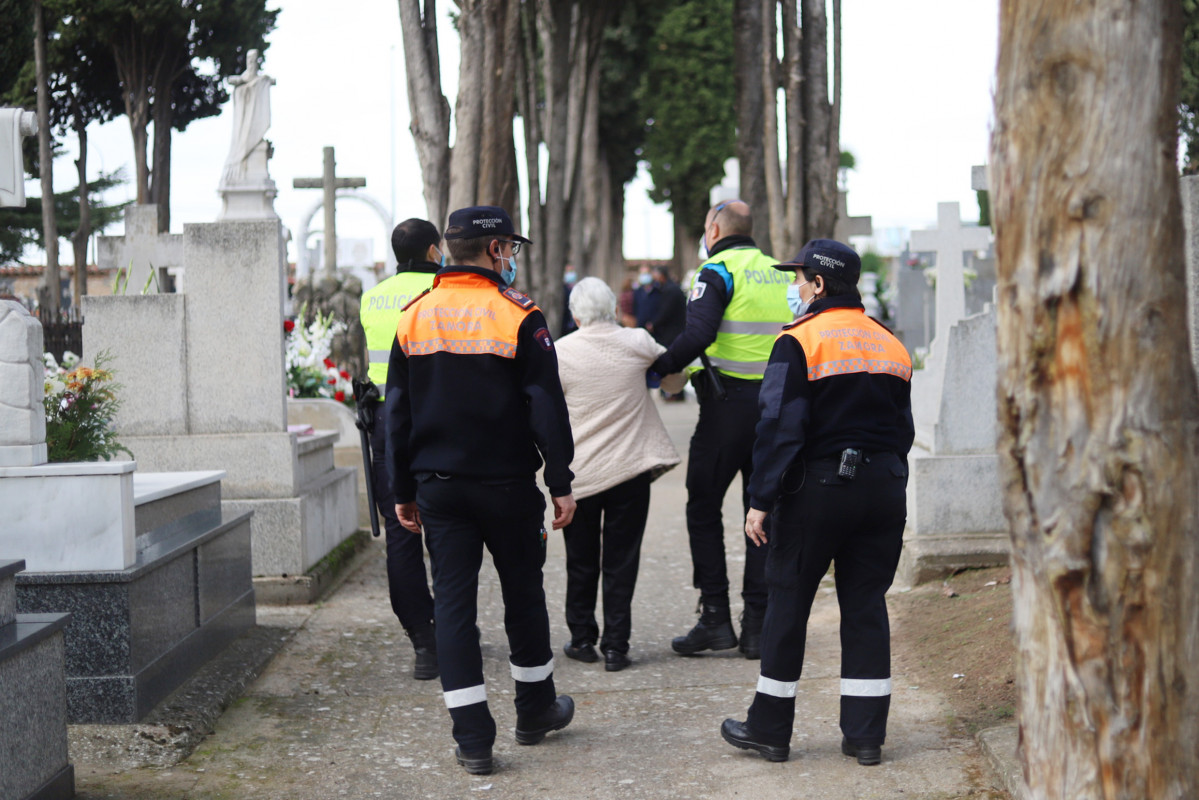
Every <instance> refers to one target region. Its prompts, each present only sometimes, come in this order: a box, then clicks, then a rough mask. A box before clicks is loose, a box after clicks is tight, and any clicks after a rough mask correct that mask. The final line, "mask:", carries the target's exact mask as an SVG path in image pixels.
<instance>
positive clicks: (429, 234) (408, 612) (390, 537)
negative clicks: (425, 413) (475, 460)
mask: <svg viewBox="0 0 1199 800" xmlns="http://www.w3.org/2000/svg"><path fill="white" fill-rule="evenodd" d="M440 244H441V235H440V234H439V233H438V232H437V228H435V227H434V226H433V223H431V222H428V221H426V220H423V219H407V220H404V221H403V222H401V223H400V224H399V225H397V226H396V227H395V230H394V231H392V234H391V248H392V250H393V251H394V252H395V257H396V274H395V275H393V276H391V277H390V278H388V279H387V280H385V281H383V282H381V283H379V284H378V285H377V286H375V288H373V289H371V290H370V291H368V292H365V293H363V295H362V308H361V311H360V312H359V318H360V319H361V320H362V328H363V330H365V331H366V348H367V355H368V356H369V363H370V367H369V372H368V375H369V377H370V379H371V382H372V383H374V384H375V386H376V387H378V389H379V392H380V395H382V394H383V393H384V391H385V388H384V387H385V386H386V385H387V359H388V358H389V357H390V356H391V343H392V342H394V341H395V338H396V326H397V325H398V324H399V321H400V312H402V311H403V310H404V306H406V305H408V304H409V303H411V302H412V301H413V300H414V299H415V298H417V297H419V296H420V294H421V293H422V292H424V291H425V290H426V289H428V288H429V287H430V286H432V285H433V275H434V273H436V272H437V270H438V268H439V267H440V265H441V264H442V263H444V261H445V257H444V256H443V255H442V252H441V250H439V249H438V246H439V245H440ZM368 402H371V403H374V404H375V405H376V409H375V411H376V412H377V413H375V414H373V417H374V420H375V424H374V427H373V428H372V429H371V430H370V437H371V461H372V466H373V470H372V473H373V474H372V476H371V478H372V486H373V489H374V497H375V504H376V505H377V506H378V508H379V513H381V514H382V515H383V523H384V527H385V528H386V531H387V587H388V590H389V593H390V594H391V609H392V611H394V612H395V615H396V616H397V617H398V618H399V620H400V625H402V626H403V627H404V631H405V632H406V633H407V634H408V638H409V639H411V640H412V647H413V648H414V649H415V651H416V660H415V663H414V664H413V668H412V674H413V677H415V678H416V679H417V680H424V681H427V680H432V679H433V678H436V677H437V674H438V670H437V643H436V639H435V637H434V633H433V597H432V595H430V594H429V581H428V577H427V576H426V573H425V559H424V547H423V546H422V542H421V538H420V537H419V536H413V535H412V534H411V533H409V532H408V531H407V530H405V529H404V527H403V526H402V525H401V524H400V520H399V518H397V517H396V513H395V498H394V497H393V495H392V492H391V487H390V482H389V481H388V472H387V463H386V460H385V448H386V442H387V425H386V420H385V419H384V415H383V400H382V397H380V399H379V400H372V401H368Z"/></svg>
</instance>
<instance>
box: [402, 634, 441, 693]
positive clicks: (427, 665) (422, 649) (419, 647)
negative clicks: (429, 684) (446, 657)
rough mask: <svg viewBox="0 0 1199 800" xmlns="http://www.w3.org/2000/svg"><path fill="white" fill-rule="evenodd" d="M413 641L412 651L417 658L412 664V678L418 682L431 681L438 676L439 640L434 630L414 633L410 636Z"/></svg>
mask: <svg viewBox="0 0 1199 800" xmlns="http://www.w3.org/2000/svg"><path fill="white" fill-rule="evenodd" d="M408 638H409V639H411V640H412V649H413V651H414V652H415V653H416V658H415V660H414V661H413V662H412V677H413V678H416V679H417V680H418V681H431V680H433V679H434V678H436V677H437V676H438V674H440V673H439V671H438V668H437V638H436V637H435V636H434V633H433V628H432V627H429V628H425V629H424V630H420V631H412V632H410V633H409V634H408Z"/></svg>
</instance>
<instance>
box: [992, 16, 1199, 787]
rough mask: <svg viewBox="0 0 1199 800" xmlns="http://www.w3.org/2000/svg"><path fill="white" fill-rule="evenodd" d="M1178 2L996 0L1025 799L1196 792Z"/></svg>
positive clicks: (1195, 435)
mask: <svg viewBox="0 0 1199 800" xmlns="http://www.w3.org/2000/svg"><path fill="white" fill-rule="evenodd" d="M1180 16H1181V15H1180V13H1179V4H1177V3H1174V2H1168V1H1167V0H1141V1H1140V2H1134V1H1133V0H1094V1H1093V2H1090V3H1083V4H1080V3H1074V2H1069V1H1068V0H1048V1H1046V0H1036V1H1035V2H1034V0H1004V2H1003V3H1002V4H1001V11H1000V39H999V41H1000V47H999V65H998V88H997V93H996V100H995V105H996V123H995V133H994V137H993V141H992V152H991V165H992V166H991V170H992V180H993V193H992V212H993V219H994V220H995V226H996V233H997V240H996V245H997V250H998V257H999V260H998V273H999V293H1000V297H1001V298H1002V302H1000V303H998V304H997V308H998V314H999V323H998V324H999V342H998V345H999V371H1000V383H999V389H998V393H999V398H998V399H999V406H1000V408H999V416H1000V428H1001V430H1000V441H999V453H1000V459H1001V463H1002V467H1003V473H1004V484H1005V485H1004V493H1005V498H1004V507H1005V512H1006V514H1007V518H1008V521H1009V523H1010V525H1011V530H1012V564H1013V581H1012V593H1013V602H1014V626H1015V629H1016V634H1017V640H1018V647H1019V652H1020V659H1019V665H1018V683H1019V689H1020V701H1019V703H1020V704H1019V712H1020V713H1019V718H1020V749H1021V752H1022V755H1023V759H1024V763H1025V778H1026V780H1027V782H1028V785H1029V788H1030V790H1031V796H1032V797H1034V798H1071V800H1073V798H1104V799H1105V800H1108V799H1111V800H1115V799H1117V798H1120V799H1121V800H1123V799H1124V798H1127V799H1128V800H1133V799H1134V798H1135V799H1136V800H1140V799H1142V798H1154V800H1160V799H1161V798H1178V799H1179V800H1181V798H1193V797H1196V796H1199V745H1197V743H1199V689H1197V687H1199V597H1197V594H1199V575H1196V572H1197V570H1196V564H1197V563H1199V552H1197V549H1199V536H1196V527H1197V523H1199V513H1197V509H1196V502H1197V497H1199V492H1196V482H1197V477H1199V461H1197V458H1199V453H1197V451H1196V447H1197V443H1199V430H1197V420H1199V397H1197V393H1196V385H1195V375H1194V371H1193V370H1192V368H1191V361H1190V351H1189V347H1188V341H1187V309H1186V296H1187V288H1186V280H1185V277H1186V276H1185V267H1184V264H1185V262H1184V256H1183V244H1182V225H1181V220H1180V201H1179V189H1178V176H1177V163H1176V141H1177V116H1176V111H1175V103H1176V100H1177V92H1178V81H1179V74H1180V61H1179V59H1180V36H1181V28H1182V21H1181V19H1180ZM1112 54H1119V56H1118V58H1113V57H1112ZM1113 109H1119V113H1112V112H1113Z"/></svg>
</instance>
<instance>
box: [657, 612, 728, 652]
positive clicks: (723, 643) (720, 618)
mask: <svg viewBox="0 0 1199 800" xmlns="http://www.w3.org/2000/svg"><path fill="white" fill-rule="evenodd" d="M700 608H701V609H702V613H701V614H700V617H699V622H697V623H696V624H695V627H694V628H692V629H691V630H690V631H689V632H688V633H687V635H686V636H676V637H675V638H674V639H672V640H671V641H670V648H671V649H672V650H674V651H675V652H676V653H678V654H680V655H684V656H689V655H691V654H692V653H698V652H699V651H701V650H729V649H732V648H734V647H736V646H737V634H736V633H734V632H733V621H732V620H731V619H729V601H728V600H727V599H725V600H724V602H723V603H721V602H720V601H702V602H701V603H700Z"/></svg>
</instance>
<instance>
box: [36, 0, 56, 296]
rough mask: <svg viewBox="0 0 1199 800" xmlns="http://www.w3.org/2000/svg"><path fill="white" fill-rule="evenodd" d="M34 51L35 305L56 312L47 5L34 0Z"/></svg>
mask: <svg viewBox="0 0 1199 800" xmlns="http://www.w3.org/2000/svg"><path fill="white" fill-rule="evenodd" d="M33 25H34V31H33V37H34V38H33V53H34V60H35V62H36V65H35V66H36V71H37V75H36V80H37V153H38V156H37V158H38V168H39V169H40V170H41V177H42V235H43V237H44V238H45V240H46V269H45V271H44V272H43V273H42V278H41V282H40V283H39V285H38V305H39V306H41V307H42V308H44V309H45V310H46V311H49V312H50V313H52V314H57V313H58V310H59V308H60V307H61V303H60V302H59V296H60V295H61V293H62V292H61V290H60V288H59V275H58V220H57V219H55V217H54V153H53V152H52V151H51V149H50V81H49V76H48V68H47V65H46V9H45V7H44V6H43V5H42V1H41V0H34V9H33Z"/></svg>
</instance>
